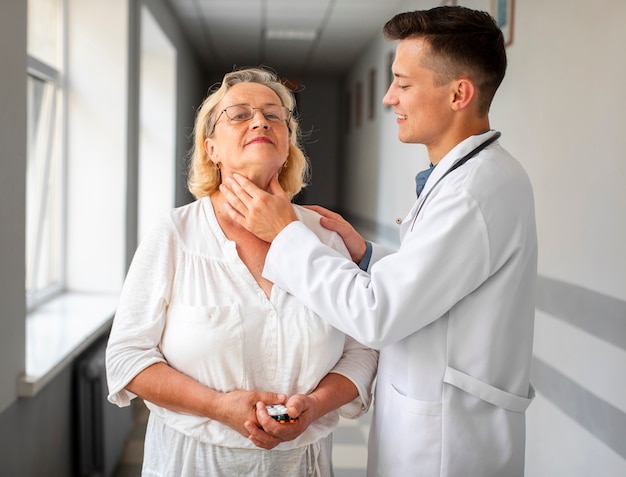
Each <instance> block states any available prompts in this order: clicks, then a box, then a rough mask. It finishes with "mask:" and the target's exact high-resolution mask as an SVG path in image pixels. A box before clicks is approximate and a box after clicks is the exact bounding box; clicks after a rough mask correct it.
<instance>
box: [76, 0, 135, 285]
mask: <svg viewBox="0 0 626 477" xmlns="http://www.w3.org/2000/svg"><path fill="white" fill-rule="evenodd" d="M68 12H69V19H70V21H69V25H68V38H69V41H68V43H69V45H68V77H69V84H68V133H67V134H68V137H69V138H70V140H69V141H68V151H67V154H68V158H67V161H68V171H69V177H68V192H67V194H68V227H67V234H68V243H67V247H68V252H69V253H68V260H67V286H68V288H69V289H70V290H74V291H94V290H97V291H101V292H113V293H117V292H119V290H120V288H121V285H122V280H123V278H124V272H125V268H124V266H125V263H124V255H125V241H124V230H125V229H124V220H123V217H124V216H125V213H126V211H125V206H126V203H125V199H126V196H125V194H124V193H123V192H121V191H124V190H125V189H126V156H127V151H126V146H127V144H126V140H127V136H126V134H127V132H126V131H127V127H128V122H127V120H126V119H127V100H128V89H127V83H128V70H127V65H128V2H127V0H114V1H110V2H106V3H105V2H100V1H98V0H70V1H69V2H68ZM94 18H98V21H97V22H94V21H93V19H94ZM120 218H122V220H120ZM85 264H90V266H89V267H86V266H85Z"/></svg>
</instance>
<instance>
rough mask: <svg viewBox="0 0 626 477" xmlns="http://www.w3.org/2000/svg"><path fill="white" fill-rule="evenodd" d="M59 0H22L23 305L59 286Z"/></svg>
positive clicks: (60, 212) (31, 302) (60, 269)
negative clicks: (25, 64) (24, 137)
mask: <svg viewBox="0 0 626 477" xmlns="http://www.w3.org/2000/svg"><path fill="white" fill-rule="evenodd" d="M60 6H61V2H60V1H57V0H29V1H28V31H29V34H28V51H29V61H28V72H27V76H26V81H27V86H28V87H27V93H28V111H27V121H28V135H27V141H28V142H27V168H26V174H27V176H26V295H27V303H28V306H29V308H33V307H34V306H36V305H37V304H39V303H40V302H41V301H43V300H45V298H47V297H49V296H51V295H53V294H56V293H57V292H59V291H60V290H61V289H62V288H63V273H64V270H63V209H64V208H63V183H62V181H63V177H64V173H63V158H62V141H61V138H62V125H63V108H62V104H63V101H62V94H63V90H62V87H61V84H62V83H61V81H62V75H61V70H60V67H59V65H60V55H59V54H58V52H59V51H60V50H61V45H60V41H59V38H60V31H61V24H60V19H61V15H60V14H59V13H58V10H59V7H60Z"/></svg>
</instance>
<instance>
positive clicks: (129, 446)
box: [112, 399, 372, 477]
mask: <svg viewBox="0 0 626 477" xmlns="http://www.w3.org/2000/svg"><path fill="white" fill-rule="evenodd" d="M371 412H372V411H371V410H370V411H369V412H368V413H367V414H365V415H364V416H362V417H361V418H360V419H357V420H350V419H343V418H342V419H341V421H340V423H339V427H338V428H337V429H336V430H335V432H334V434H333V464H334V467H335V477H365V467H366V463H367V434H368V432H369V424H370V418H371ZM148 414H149V412H148V410H147V408H146V407H145V406H144V404H143V401H141V400H140V399H135V400H134V401H133V420H134V423H133V430H132V432H131V434H130V437H129V439H128V442H127V443H126V447H125V449H124V453H123V455H122V458H121V460H120V463H119V465H118V466H117V469H116V470H115V472H114V474H113V476H112V477H140V476H141V462H142V457H143V439H144V433H145V430H146V424H147V421H148Z"/></svg>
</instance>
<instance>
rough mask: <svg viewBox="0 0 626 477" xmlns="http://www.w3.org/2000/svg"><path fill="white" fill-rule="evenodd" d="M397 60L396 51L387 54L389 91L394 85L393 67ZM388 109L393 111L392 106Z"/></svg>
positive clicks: (388, 106)
mask: <svg viewBox="0 0 626 477" xmlns="http://www.w3.org/2000/svg"><path fill="white" fill-rule="evenodd" d="M395 59H396V51H395V50H391V51H390V52H389V53H387V65H386V66H387V89H389V87H390V86H391V83H393V70H392V69H391V68H392V66H393V60H395ZM385 91H387V90H385ZM381 99H382V98H381ZM387 109H391V106H390V105H387Z"/></svg>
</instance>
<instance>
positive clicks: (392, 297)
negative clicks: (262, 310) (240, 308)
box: [223, 7, 537, 477]
mask: <svg viewBox="0 0 626 477" xmlns="http://www.w3.org/2000/svg"><path fill="white" fill-rule="evenodd" d="M384 32H385V36H386V37H387V38H388V39H391V40H399V42H398V44H397V50H396V56H395V61H394V63H393V74H394V81H393V84H392V85H391V86H390V87H389V90H388V91H387V93H386V95H385V97H384V99H383V103H384V104H386V105H389V106H392V107H393V108H394V111H395V113H396V114H397V123H398V137H399V139H400V140H401V141H402V142H406V143H416V144H424V145H425V146H426V147H427V150H428V154H429V159H430V161H431V163H432V167H431V168H430V169H429V172H430V176H429V177H427V179H426V180H425V185H424V187H423V190H421V191H420V192H419V197H418V198H417V201H416V203H415V204H414V206H413V208H412V209H411V210H410V212H409V213H408V215H407V216H406V218H405V219H404V221H403V222H402V224H401V227H400V239H401V245H400V248H399V250H398V251H397V252H395V253H388V252H384V251H383V250H381V249H380V248H379V247H377V246H376V245H373V246H372V245H371V244H369V243H366V242H365V241H364V240H363V238H361V237H360V236H359V235H358V234H357V232H356V231H354V229H353V228H352V227H351V226H350V225H349V224H348V223H347V222H346V221H344V220H343V219H342V218H341V217H340V216H338V215H337V214H334V213H332V212H328V211H324V210H323V209H318V210H321V211H322V212H323V214H324V215H325V218H324V219H322V224H323V225H324V226H326V227H328V228H331V229H334V230H336V231H338V232H339V233H340V234H341V235H342V237H343V238H344V241H345V242H346V245H347V246H348V248H349V249H350V252H351V256H352V258H353V260H354V262H356V263H357V264H360V267H361V268H362V269H361V268H360V267H359V266H356V265H355V263H352V262H350V261H349V260H347V259H345V258H344V257H343V256H341V255H340V254H338V253H336V252H334V251H333V250H332V249H330V248H329V247H327V246H325V245H323V244H322V243H320V241H319V240H318V239H317V237H316V236H315V235H314V234H313V233H311V231H310V230H309V229H307V228H306V227H305V226H304V225H302V224H301V223H300V222H298V221H297V218H296V216H295V215H294V213H293V208H292V207H291V205H290V203H289V199H288V197H287V195H286V194H284V193H283V192H282V190H281V189H280V187H279V185H278V183H277V182H276V181H273V182H272V183H271V184H270V187H269V189H268V190H267V191H262V190H260V189H258V188H256V187H255V186H253V185H252V184H251V183H250V182H248V181H247V180H246V179H245V178H243V177H240V176H239V177H236V180H230V181H227V183H226V187H223V190H224V192H225V193H226V194H227V200H228V201H229V203H230V205H231V208H230V212H229V213H230V215H231V217H232V218H233V219H234V220H237V221H238V222H239V223H240V224H242V225H244V226H245V227H246V228H248V229H249V230H251V231H252V232H253V233H255V234H256V235H258V236H259V237H260V238H262V239H264V240H266V241H268V242H272V244H271V248H270V251H269V252H268V254H267V259H266V262H265V268H264V271H263V276H265V277H266V278H268V279H269V280H271V281H273V282H274V283H276V284H277V285H279V286H280V287H282V288H284V289H285V290H287V291H289V292H290V293H292V294H293V295H295V296H296V297H297V298H298V299H299V300H301V301H302V302H303V303H305V304H306V305H307V306H309V307H310V308H312V309H313V310H315V311H316V312H317V313H318V314H319V315H320V316H322V317H323V318H324V319H326V320H327V321H328V322H329V323H330V324H332V325H333V326H335V327H337V328H338V329H340V330H341V331H343V332H345V333H346V334H348V335H351V336H353V337H354V338H356V339H357V340H358V341H360V342H361V343H363V344H365V345H367V346H371V347H374V348H378V349H380V359H379V366H378V383H377V389H376V400H375V411H374V418H373V422H372V426H371V434H370V441H369V462H368V475H369V476H372V477H373V476H392V477H394V476H429V477H433V476H460V475H466V476H480V477H489V476H507V477H513V476H522V475H523V474H524V445H525V411H526V408H527V407H528V405H529V404H530V402H531V400H532V397H533V390H532V387H531V386H530V382H529V374H530V363H531V352H532V340H533V321H534V289H535V278H536V270H537V242H536V228H535V215H534V200H533V193H532V189H531V185H530V183H529V180H528V177H527V175H526V173H525V171H524V170H523V168H522V167H521V165H520V164H519V163H518V162H517V161H516V160H515V159H514V158H513V157H512V156H511V155H510V154H509V153H508V152H507V151H505V150H504V149H503V148H502V146H501V145H500V144H499V142H498V137H499V136H500V133H498V132H496V131H494V130H492V129H491V127H490V124H489V118H488V111H489V107H490V104H491V101H492V99H493V97H494V94H495V92H496V90H497V88H498V86H499V85H500V83H501V82H502V79H503V77H504V73H505V70H506V53H505V49H504V40H503V36H502V33H501V32H500V30H499V29H498V27H497V25H496V23H495V22H494V20H493V19H492V18H491V17H490V16H489V15H488V14H486V13H483V12H478V11H474V10H470V9H467V8H463V7H437V8H434V9H431V10H428V11H416V12H410V13H403V14H399V15H396V16H395V17H394V18H392V19H391V20H390V21H389V22H387V24H386V25H385V28H384ZM417 180H418V183H419V182H424V178H423V174H420V175H418V178H417ZM385 253H386V255H385ZM258 413H259V422H260V423H263V422H265V421H267V419H268V417H267V416H266V415H265V412H264V411H263V410H262V409H260V408H259V411H258ZM249 430H250V432H251V436H255V438H256V439H258V440H262V439H263V435H262V434H263V432H262V430H259V429H258V428H256V427H255V426H252V425H251V426H249ZM267 438H268V439H269V438H271V436H267Z"/></svg>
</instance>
